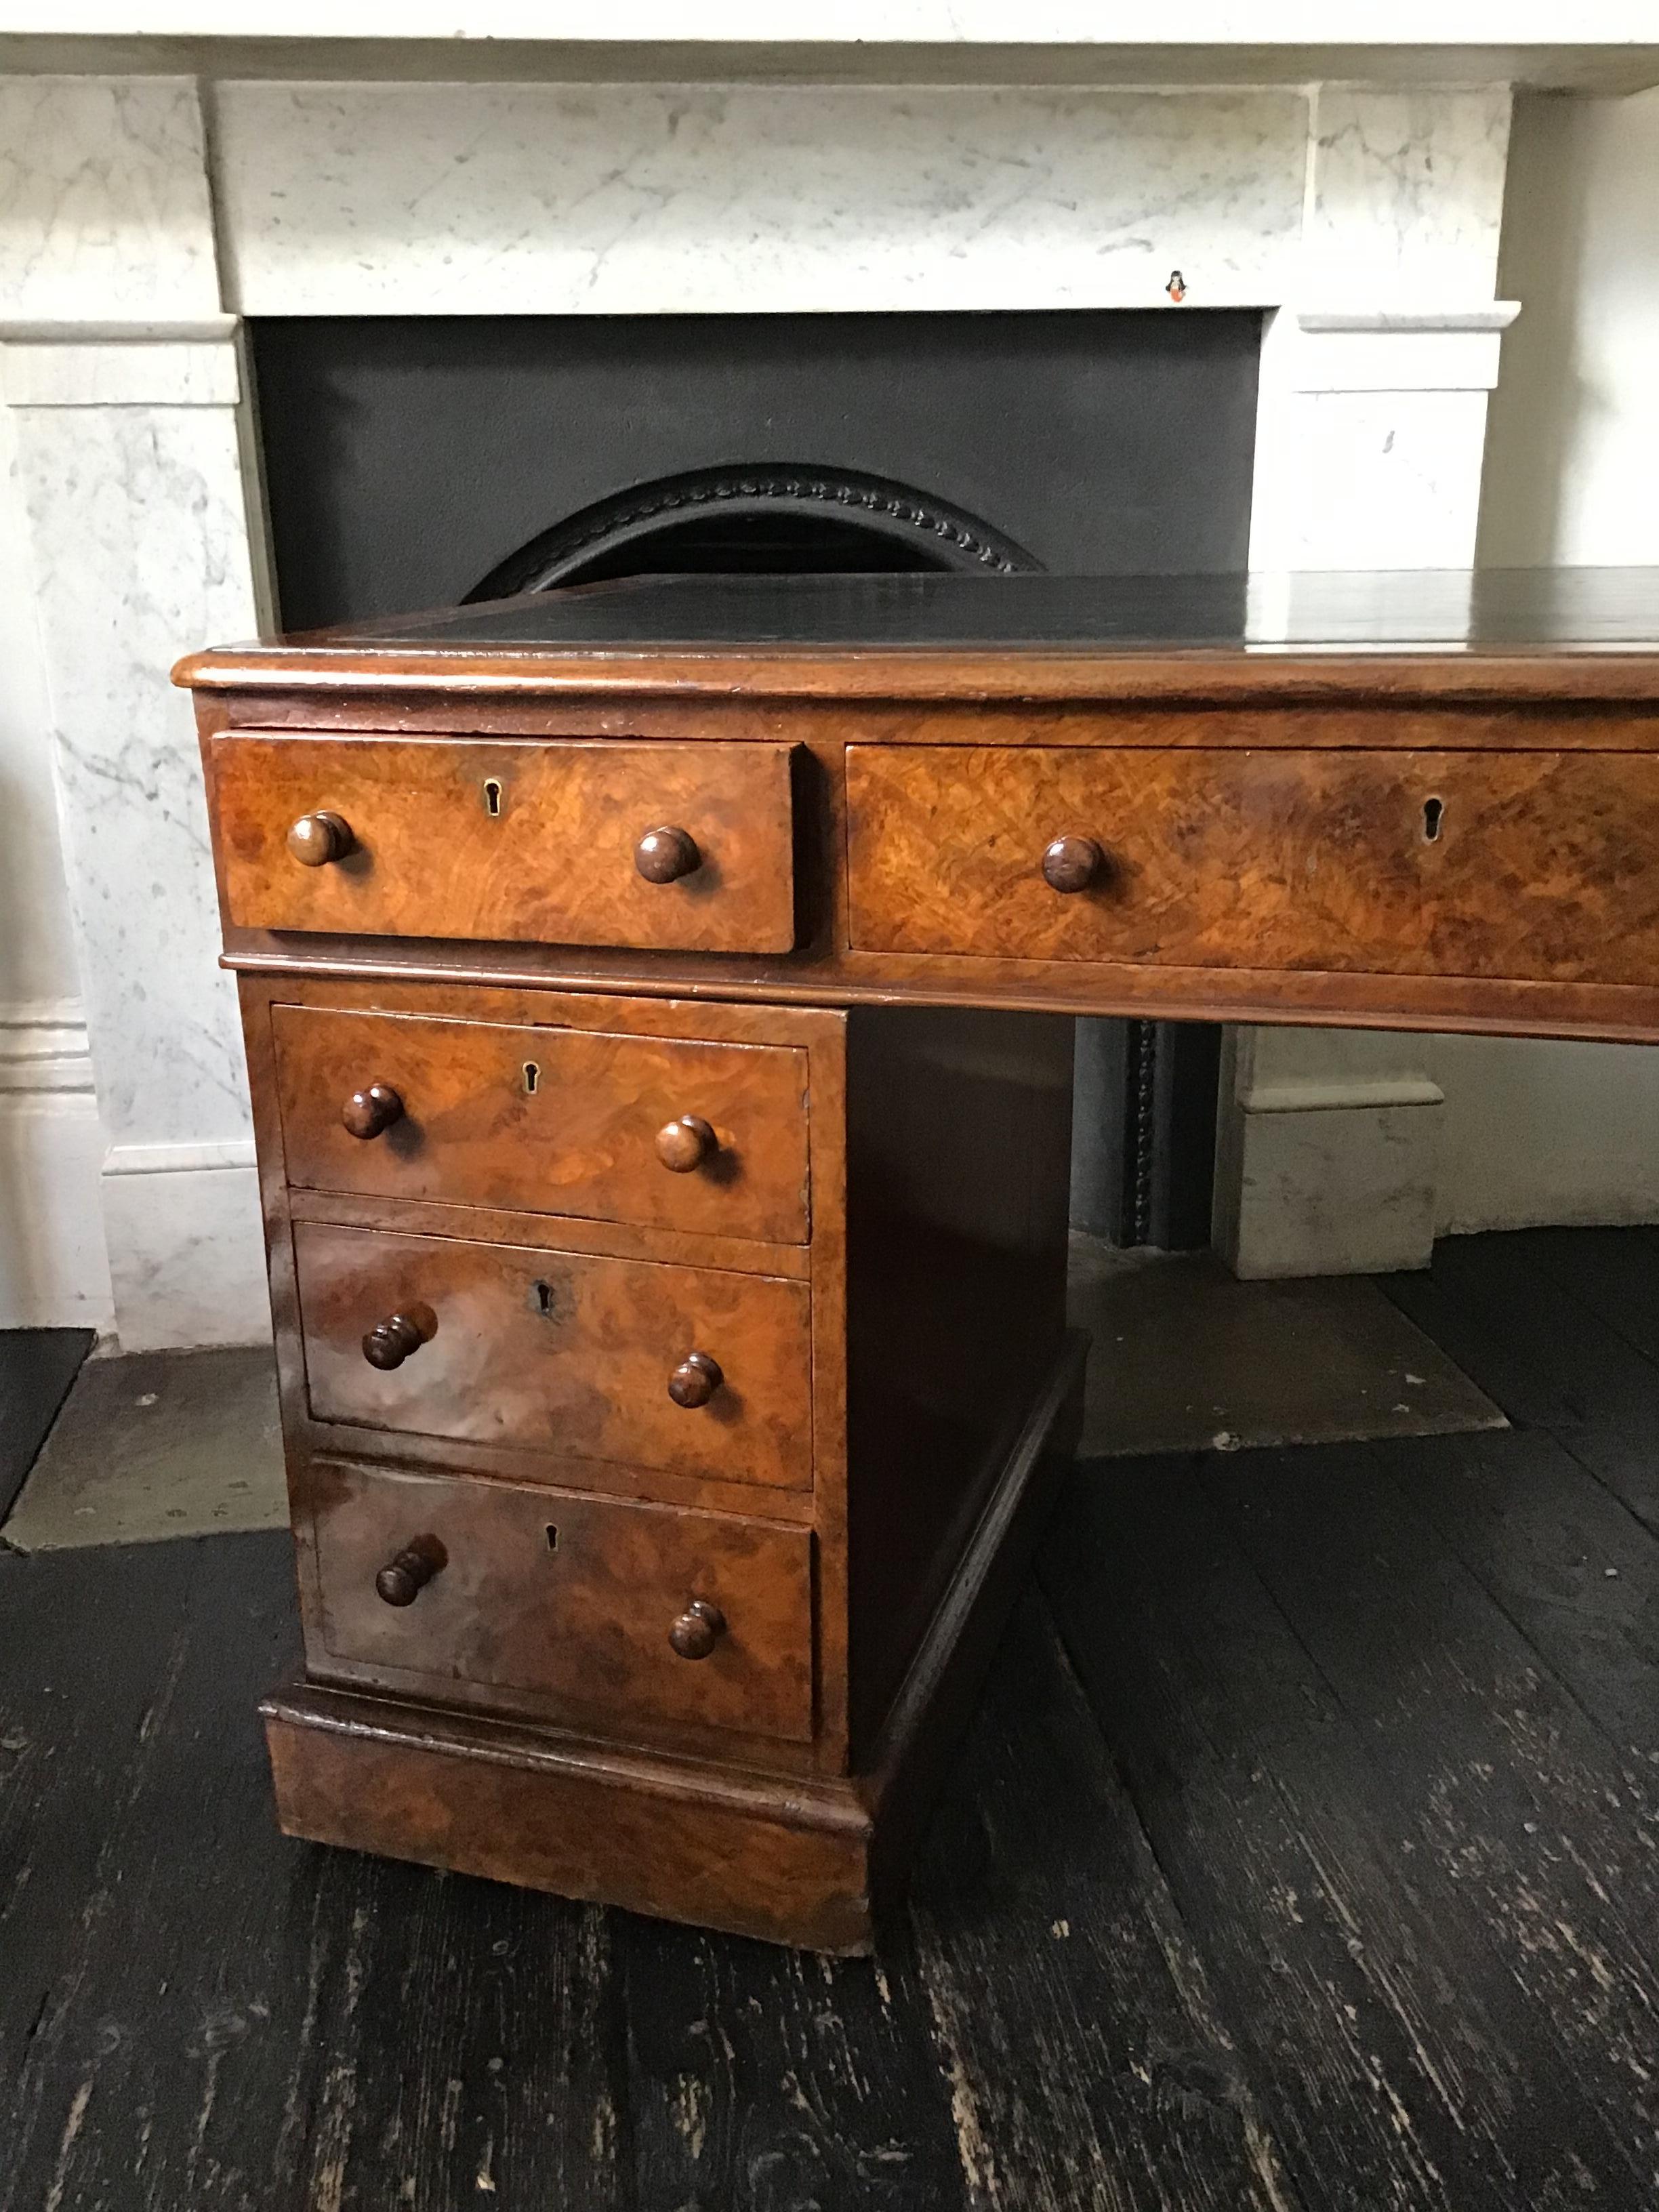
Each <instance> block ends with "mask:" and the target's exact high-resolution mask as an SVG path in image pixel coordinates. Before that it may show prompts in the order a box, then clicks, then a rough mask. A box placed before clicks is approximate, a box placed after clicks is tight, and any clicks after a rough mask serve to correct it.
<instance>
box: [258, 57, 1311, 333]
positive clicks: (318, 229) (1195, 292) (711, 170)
mask: <svg viewBox="0 0 1659 2212" xmlns="http://www.w3.org/2000/svg"><path fill="white" fill-rule="evenodd" d="M217 107H218V131H217V136H218V151H219V161H220V173H221V177H222V186H223V192H224V206H223V216H224V223H225V228H226V233H227V235H228V239H229V240H230V242H231V243H230V252H231V259H232V266H231V269H230V270H229V272H228V289H229V293H230V303H231V304H232V305H234V307H238V308H240V311H241V312H242V313H244V314H251V315H261V314H277V315H281V314H568V313H576V314H675V313H699V314H715V313H755V312H757V311H758V312H763V313H784V312H787V311H792V310H793V311H797V312H802V313H827V312H829V311H831V310H835V309H852V310H860V309H862V310H870V309H889V310H896V309H904V308H920V309H941V308H992V309H995V308H1017V307H1159V308H1166V309H1167V307H1168V306H1169V301H1168V299H1167V297H1166V295H1165V289H1164V288H1165V286H1166V285H1167V283H1168V282H1169V278H1170V272H1171V271H1172V270H1175V269H1177V268H1178V269H1179V270H1181V271H1182V276H1183V277H1184V279H1185V283H1186V286H1187V293H1188V301H1189V302H1190V304H1191V306H1192V307H1203V306H1211V307H1218V306H1236V305H1239V304H1241V303H1243V304H1254V303H1257V302H1261V301H1274V300H1279V299H1282V298H1284V297H1285V296H1286V295H1287V294H1288V293H1289V291H1290V290H1291V289H1293V287H1294V283H1295V272H1294V258H1295V255H1296V252H1297V246H1298V243H1299V240H1300V234H1301V228H1302V216H1303V197H1304V173H1305V166H1306V149H1307V120H1308V109H1307V101H1306V99H1305V97H1304V95H1303V94H1300V93H1299V92H1294V91H1289V90H1286V91H1267V92H1222V93H1214V92H1197V93H1187V94H1168V95H1165V94H1124V93H1105V92H1077V91H1070V90H1010V89H1006V88H1002V89H993V90H985V89H981V88H971V87H970V88H961V87H956V88H951V87H942V88H932V89H929V88H919V89H915V90H897V89H890V88H882V87H872V86H844V85H842V86H836V85H806V86H800V85H797V86H788V87H780V86H733V87H726V88H720V87H715V86H673V85H660V86H659V85H650V86H641V85H593V86H559V85H501V84H449V85H420V84H405V85H374V86H369V85H359V84H349V85H283V84H252V83H248V84H228V85H225V86H223V87H222V88H221V90H220V93H219V95H218V104H217Z"/></svg>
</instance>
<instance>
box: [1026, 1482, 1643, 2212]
mask: <svg viewBox="0 0 1659 2212" xmlns="http://www.w3.org/2000/svg"><path fill="white" fill-rule="evenodd" d="M1268 1456H1269V1455H1264V1454H1246V1455H1241V1456H1240V1457H1239V1458H1238V1459H1237V1461H1230V1462H1222V1464H1225V1465H1227V1466H1229V1467H1236V1468H1238V1469H1240V1470H1241V1471H1242V1472H1243V1474H1245V1475H1246V1476H1248V1474H1249V1471H1250V1470H1251V1469H1253V1468H1255V1467H1256V1466H1258V1465H1260V1464H1261V1462H1263V1461H1264V1460H1265V1459H1267V1457H1268ZM1291 1456H1310V1455H1291ZM1212 1463H1214V1462H1212ZM1202 1464H1203V1462H1194V1461H1176V1460H1170V1459H1162V1460H1150V1461H1141V1462H1122V1463H1120V1464H1119V1465H1118V1466H1116V1467H1115V1468H1111V1469H1110V1470H1108V1469H1106V1468H1095V1469H1088V1468H1085V1469H1082V1470H1080V1471H1079V1476H1078V1478H1077V1479H1076V1480H1075V1481H1074V1483H1073V1487H1072V1489H1071V1491H1070V1492H1068V1493H1067V1496H1066V1499H1065V1500H1064V1502H1063V1504H1062V1508H1061V1511H1060V1515H1059V1516H1057V1520H1056V1525H1055V1528H1054V1531H1053V1532H1052V1534H1051V1538H1050V1541H1049V1542H1048V1545H1047V1546H1046V1547H1045V1549H1044V1552H1043V1555H1042V1563H1041V1572H1042V1579H1043V1582H1044V1585H1045V1587H1046V1588H1047V1589H1048V1592H1049V1594H1050V1595H1051V1598H1052V1600H1053V1601H1054V1604H1055V1606H1056V1609H1057V1612H1058V1615H1059V1618H1060V1623H1061V1627H1062V1632H1063V1633H1064V1634H1065V1636H1066V1640H1067V1644H1068V1645H1069V1647H1070V1649H1071V1650H1072V1651H1073V1656H1074V1657H1075V1658H1076V1660H1077V1662H1078V1666H1079V1672H1080V1674H1082V1676H1083V1679H1084V1681H1085V1685H1086V1686H1087V1689H1088V1692H1089V1695H1090V1698H1091V1703H1092V1705H1093V1706H1094V1709H1095V1711H1096V1713H1097V1716H1098V1717H1099V1719H1100V1721H1101V1723H1102V1726H1103V1729H1104V1731H1105V1734H1106V1736H1107V1740H1108V1741H1109V1743H1110V1745H1111V1746H1112V1747H1113V1749H1114V1750H1115V1753H1116V1754H1117V1757H1118V1759H1119V1760H1120V1762H1121V1765H1122V1769H1123V1771H1124V1774H1125V1776H1126V1778H1127V1781H1128V1784H1129V1786H1130V1789H1131V1790H1132V1792H1133V1796H1134V1800H1135V1802H1136V1805H1137V1808H1138V1809H1139V1813H1140V1816H1141V1818H1142V1820H1144V1821H1145V1823H1146V1828H1147V1831H1148V1832H1149V1834H1150V1836H1151V1838H1152V1844H1153V1846H1154V1848H1155V1850H1156V1851H1157V1853H1158V1862H1159V1864H1160V1866H1161V1868H1162V1869H1163V1870H1164V1874H1165V1875H1167V1877H1168V1879H1169V1881H1170V1887H1171V1888H1172V1890H1173V1893H1174V1895H1175V1899H1176V1904H1177V1905H1178V1906H1179V1908H1180V1910H1181V1911H1182V1915H1183V1916H1184V1918H1185V1921H1186V1924H1187V1926H1188V1929H1190V1931H1191V1939H1192V1941H1193V1942H1194V1944H1195V1945H1196V1947H1197V1948H1198V1950H1199V1952H1200V1955H1201V1956H1202V1957H1203V1959H1204V1961H1205V1965H1206V1969H1207V1971H1208V1973H1209V1975H1210V1978H1211V1980H1212V1983H1213V1984H1214V1986H1215V1989H1216V1990H1217V1993H1218V2002H1220V2003H1221V2004H1222V2006H1223V2007H1224V2008H1225V2012H1226V2015H1227V2017H1228V2019H1229V2020H1230V2021H1233V2022H1236V2023H1237V2033H1238V2036H1239V2039H1240V2043H1241V2046H1242V2049H1243V2056H1244V2063H1245V2064H1246V2065H1247V2067H1248V2068H1249V2070H1250V2073H1251V2076H1252V2079H1253V2080H1254V2081H1255V2082H1256V2084H1257V2087H1258V2090H1259V2093H1260V2095H1261V2103H1262V2107H1263V2110H1264V2111H1265V2112H1266V2113H1267V2115H1268V2116H1269V2118H1270V2121H1271V2124H1272V2126H1273V2130H1274V2136H1275V2139H1276V2141H1277V2142H1278V2143H1279V2145H1280V2146H1281V2148H1282V2150H1283V2154H1284V2156H1285V2161H1286V2164H1287V2166H1288V2167H1289V2170H1290V2174H1291V2180H1292V2182H1293V2183H1294V2185H1296V2186H1297V2188H1298V2189H1299V2190H1300V2191H1301V2192H1302V2193H1303V2195H1304V2197H1305V2200H1306V2202H1307V2203H1309V2205H1310V2206H1319V2207H1322V2208H1323V2207H1331V2208H1345V2212H1346V2208H1350V2207H1352V2212H1375V2208H1381V2207H1389V2208H1396V2209H1397V2212H1425V2208H1431V2207H1435V2208H1448V2212H1474V2208H1477V2207H1502V2208H1504V2212H1510V2208H1518V2207H1521V2206H1523V2205H1526V2206H1533V2205H1549V2206H1557V2205H1565V2204H1569V2203H1578V2202H1580V2201H1581V2182H1582V2183H1583V2184H1585V2185H1593V2186H1595V2188H1597V2189H1599V2190H1601V2191H1602V2192H1603V2193H1602V2195H1601V2197H1600V2199H1599V2200H1598V2201H1601V2202H1605V2203H1619V2204H1625V2203H1629V2204H1632V2206H1633V2205H1634V2204H1635V2203H1638V2201H1640V2199H1639V2190H1640V2181H1639V2178H1638V2172H1639V2170H1638V2167H1637V2166H1635V2165H1634V2163H1633V2162H1632V2158H1631V2156H1630V2154H1629V2148H1628V2146H1627V2145H1626V2142H1625V2141H1624V2140H1623V2138H1622V2136H1621V2135H1620V2131H1619V2129H1618V2128H1617V2127H1616V2126H1615V2125H1614V2124H1611V2123H1609V2121H1608V2120H1607V2118H1605V2117H1604V2116H1603V2115H1602V2114H1601V2112H1600V2111H1599V2109H1598V2104H1597V2098H1596V2093H1595V2087H1594V2085H1593V2084H1591V2085H1586V2086H1583V2087H1581V2085H1580V2084H1579V2082H1578V2081H1577V2079H1576V2078H1575V2077H1574V2076H1573V2075H1572V2073H1571V2069H1570V2067H1569V2066H1568V2064H1567V2063H1566V2057H1565V2050H1564V2048H1563V2047H1561V2046H1559V2045H1558V2044H1557V2042H1556V2040H1555V2039H1554V2036H1553V2031H1552V2028H1551V2025H1550V2022H1549V2020H1548V2018H1547V2015H1543V2014H1540V2013H1539V2012H1538V2011H1537V2010H1536V2009H1535V2008H1534V2006H1533V2005H1532V2004H1531V2003H1530V2002H1528V1999H1527V1997H1526V1996H1525V1995H1524V1993H1523V1992H1522V1990H1521V1989H1519V1988H1518V1987H1517V1985H1516V1982H1515V1980H1514V1978H1513V1976H1512V1975H1511V1973H1510V1970H1509V1966H1508V1962H1507V1960H1506V1959H1505V1958H1504V1957H1503V1956H1502V1954H1501V1952H1500V1950H1499V1948H1498V1947H1497V1946H1495V1945H1494V1944H1492V1942H1490V1941H1489V1940H1488V1936H1487V1933H1486V1928H1485V1925H1484V1921H1483V1917H1482V1911H1481V1908H1480V1905H1478V1904H1477V1903H1475V1902H1474V1901H1473V1900H1471V1899H1466V1898H1464V1897H1463V1896H1462V1894H1461V1893H1460V1889H1459V1887H1458V1885H1457V1883H1456V1881H1455V1879H1454V1878H1452V1877H1451V1876H1450V1875H1448V1874H1447V1872H1446V1871H1445V1870H1444V1869H1443V1868H1441V1867H1439V1866H1438V1865H1437V1864H1436V1863H1433V1862H1432V1861H1431V1860H1430V1859H1429V1858H1428V1857H1427V1856H1426V1855H1423V1854H1420V1853H1419V1852H1418V1850H1417V1846H1416V1844H1415V1840H1414V1838H1413V1836H1412V1834H1411V1832H1410V1827H1409V1822H1408V1820H1407V1818H1406V1815H1405V1814H1404V1811H1403V1808H1401V1807H1400V1806H1398V1805H1397V1803H1396V1802H1395V1790H1394V1789H1393V1787H1392V1785H1391V1784H1389V1783H1388V1782H1387V1781H1386V1779H1385V1778H1383V1777H1382V1776H1380V1775H1379V1773H1378V1771H1377V1770H1376V1766H1375V1765H1374V1763H1373V1761H1372V1759H1371V1758H1370V1751H1369V1747H1368V1744H1367V1742H1366V1741H1365V1737H1364V1732H1363V1731H1362V1729H1360V1728H1359V1727H1358V1725H1356V1723H1355V1722H1354V1720H1353V1719H1352V1717H1350V1716H1349V1715H1348V1714H1347V1713H1346V1711H1344V1709H1343V1707H1342V1705H1341V1704H1340V1701H1339V1699H1337V1697H1336V1696H1335V1694H1334V1692H1333V1690H1332V1688H1331V1686H1330V1685H1329V1684H1328V1682H1327V1681H1326V1680H1324V1678H1323V1676H1322V1674H1321V1672H1320V1670H1319V1669H1318V1668H1317V1667H1316V1665H1315V1664H1314V1663H1313V1662H1312V1661H1311V1660H1310V1657H1309V1655H1308V1653H1307V1652H1306V1651H1305V1650H1304V1648H1303V1646H1302V1644H1301V1643H1300V1641H1299V1639H1298V1638H1297V1635H1296V1634H1295V1633H1294V1632H1293V1631H1292V1629H1291V1626H1289V1625H1288V1623H1287V1622H1286V1620H1285V1616H1284V1613H1282V1612H1281V1610H1280V1609H1279V1607H1278V1606H1277V1605H1276V1604H1275V1603H1274V1602H1273V1598H1272V1596H1271V1595H1269V1593H1268V1591H1267V1589H1266V1588H1265V1587H1264V1585H1263V1583H1262V1582H1261V1578H1260V1577H1258V1576H1257V1575H1256V1573H1255V1571H1254V1570H1253V1569H1252V1567H1251V1566H1250V1565H1249V1562H1248V1560H1247V1559H1245V1558H1244V1557H1243V1553H1242V1552H1241V1550H1240V1547H1239V1546H1238V1545H1237V1541H1235V1539H1234V1537H1233V1534H1232V1533H1231V1529H1230V1528H1229V1527H1228V1525H1227V1522H1226V1519H1225V1516H1223V1515H1222V1514H1220V1513H1218V1511H1217V1510H1215V1508H1214V1507H1213V1505H1212V1503H1211V1502H1210V1500H1209V1499H1207V1498H1206V1496H1205V1495H1204V1494H1203V1492H1202V1489H1201V1486H1200V1480H1199V1478H1198V1469H1199V1468H1200V1466H1201V1465H1202ZM1323 1510H1327V1511H1332V1512H1336V1511H1340V1499H1339V1498H1338V1496H1337V1495H1336V1494H1335V1493H1333V1494H1331V1495H1330V1496H1329V1497H1328V1498H1327V1500H1326V1501H1325V1505H1324V1509H1323ZM1541 2072H1542V2073H1545V2074H1547V2075H1548V2076H1549V2078H1550V2081H1551V2094H1550V2097H1549V2099H1548V2100H1547V2101H1544V2102H1541V2101H1539V2100H1536V2099H1535V2097H1534V2094H1533V2093H1532V2092H1531V2091H1530V2090H1529V2088H1528V2083H1529V2082H1531V2081H1535V2080H1536V2079H1537V2078H1538V2076H1539V2075H1540V2073H1541Z"/></svg>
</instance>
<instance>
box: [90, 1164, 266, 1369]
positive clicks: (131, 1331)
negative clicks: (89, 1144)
mask: <svg viewBox="0 0 1659 2212" xmlns="http://www.w3.org/2000/svg"><path fill="white" fill-rule="evenodd" d="M103 1212H104V1218H105V1220H106V1223H107V1225H108V1230H109V1243H110V1255H111V1272H112V1279H113V1285H114V1292H115V1310H116V1314H117V1316H118V1325H119V1329H120V1336H121V1348H122V1350H123V1351H124V1352H149V1351H163V1350H168V1349H173V1350H177V1349H180V1348H183V1347H185V1346H197V1345H213V1344H264V1343H265V1342H267V1341H268V1340H269V1339H270V1297H269V1295H268V1293H267V1291H266V1287H265V1271H264V1242H263V1237H262V1234H261V1230H260V1222H259V1182H258V1175H257V1173H256V1171H255V1168H254V1162H253V1141H252V1138H238V1139H230V1140H228V1141H222V1142H217V1143H206V1144H164V1145H118V1146H114V1147H112V1150H111V1152H110V1154H109V1157H108V1158H107V1159H106V1162H105V1163H104V1175H103Z"/></svg>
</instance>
